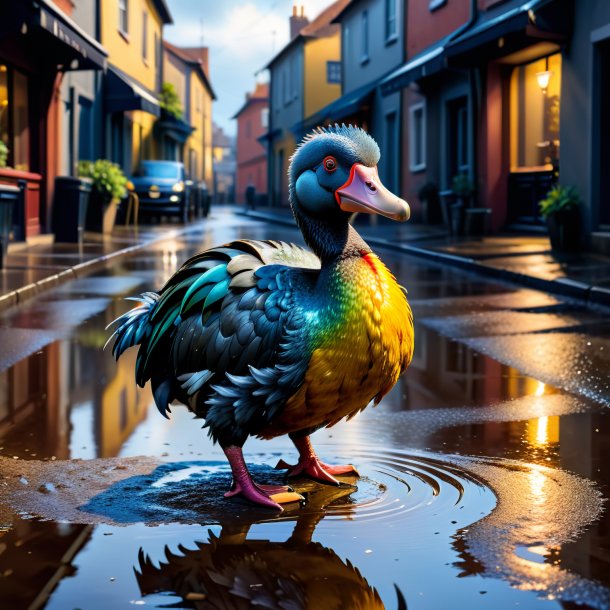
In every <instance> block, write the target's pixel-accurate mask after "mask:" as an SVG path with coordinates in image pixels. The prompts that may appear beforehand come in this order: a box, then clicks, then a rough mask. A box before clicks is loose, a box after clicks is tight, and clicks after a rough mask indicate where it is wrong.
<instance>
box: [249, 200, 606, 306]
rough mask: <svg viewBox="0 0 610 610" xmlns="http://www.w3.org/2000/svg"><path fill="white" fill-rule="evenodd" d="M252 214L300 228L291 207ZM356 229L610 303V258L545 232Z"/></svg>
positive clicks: (380, 240)
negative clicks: (555, 242)
mask: <svg viewBox="0 0 610 610" xmlns="http://www.w3.org/2000/svg"><path fill="white" fill-rule="evenodd" d="M241 213H242V214H244V215H246V216H248V217H249V218H253V219H259V220H264V221H267V222H275V223H279V224H283V225H286V226H292V227H294V226H295V224H294V220H293V218H292V214H291V213H290V210H288V209H275V208H267V209H265V208H260V209H257V210H254V211H252V210H243V209H242V211H241ZM356 228H357V229H358V231H359V232H360V233H361V234H362V235H363V237H364V238H365V239H366V240H367V241H368V242H369V244H370V245H371V246H373V247H384V248H390V249H392V250H397V251H399V252H404V253H405V254H410V255H413V256H419V257H422V258H427V259H429V260H433V261H436V262H438V263H441V264H446V265H452V266H454V267H460V268H462V269H466V270H468V271H474V272H476V273H480V274H483V275H486V276H488V277H493V278H496V279H501V280H506V281H509V282H514V283H516V284H522V285H525V286H528V287H530V288H535V289H538V290H543V291H546V292H551V293H554V294H558V295H563V296H567V297H572V298H577V299H580V300H583V301H586V302H587V303H591V304H594V305H604V306H607V307H610V258H609V257H604V256H600V255H595V254H590V253H586V252H583V253H578V254H571V255H561V256H559V255H556V254H554V253H553V252H552V251H551V246H550V243H549V240H548V238H547V237H545V236H538V235H536V236H533V235H520V234H504V235H494V236H489V237H483V238H477V239H473V238H464V237H461V238H460V237H450V236H449V235H448V234H447V232H446V231H445V230H444V228H443V227H442V226H423V225H418V224H415V223H408V222H407V223H405V224H397V223H392V222H391V221H385V220H384V219H380V220H377V222H376V224H370V222H369V221H368V220H367V219H366V218H363V219H362V220H361V219H358V220H357V223H356Z"/></svg>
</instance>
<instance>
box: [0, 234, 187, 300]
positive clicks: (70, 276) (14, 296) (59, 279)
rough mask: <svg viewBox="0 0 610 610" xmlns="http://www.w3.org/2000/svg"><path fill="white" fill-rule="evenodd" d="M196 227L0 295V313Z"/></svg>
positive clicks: (147, 241)
mask: <svg viewBox="0 0 610 610" xmlns="http://www.w3.org/2000/svg"><path fill="white" fill-rule="evenodd" d="M198 226H199V223H197V224H196V225H189V226H185V227H183V228H182V229H171V230H170V231H167V232H165V233H163V234H162V235H159V236H158V237H155V238H152V239H149V240H146V241H143V242H142V243H139V244H134V245H133V246H127V247H126V248H121V249H120V250H115V251H114V252H110V253H108V254H103V255H102V256H99V257H98V258H92V259H91V260H88V261H85V262H83V263H78V264H77V265H74V266H72V267H68V268H66V269H64V270H63V271H60V272H59V273H55V274H53V275H50V276H48V277H45V278H43V279H41V280H38V281H36V282H32V283H30V284H26V285H25V286H21V287H20V288H15V289H14V290H11V291H10V292H6V293H4V294H2V295H0V312H2V311H5V310H6V309H9V308H10V307H14V306H15V305H20V304H21V303H23V302H25V301H27V300H28V299H31V298H32V297H34V296H36V295H38V294H40V293H41V292H45V291H46V290H50V289H51V288H55V287H57V286H59V285H60V284H63V283H65V282H68V281H70V280H75V279H78V278H82V277H86V276H87V275H91V274H92V273H95V272H96V271H99V270H100V269H104V268H105V267H109V266H110V265H111V264H112V263H114V262H116V261H117V260H118V259H120V258H127V257H129V256H131V255H132V254H135V253H136V252H138V251H140V250H143V249H144V248H147V247H148V246H151V245H153V244H156V243H159V242H163V241H166V240H170V239H175V238H176V237H179V236H182V235H186V234H187V233H190V232H191V231H194V230H196V228H198Z"/></svg>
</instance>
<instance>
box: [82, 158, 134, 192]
mask: <svg viewBox="0 0 610 610" xmlns="http://www.w3.org/2000/svg"><path fill="white" fill-rule="evenodd" d="M78 175H79V176H80V177H82V178H91V180H92V181H93V185H92V186H93V189H94V190H95V191H97V192H98V193H99V194H100V195H101V196H102V197H104V198H108V199H122V198H123V197H125V195H126V194H127V188H126V187H127V178H126V177H125V174H123V171H122V170H121V168H120V167H119V166H118V165H117V164H116V163H112V161H108V159H98V160H97V161H79V162H78Z"/></svg>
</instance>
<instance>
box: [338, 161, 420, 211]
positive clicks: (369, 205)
mask: <svg viewBox="0 0 610 610" xmlns="http://www.w3.org/2000/svg"><path fill="white" fill-rule="evenodd" d="M335 198H336V199H337V203H338V204H339V207H340V208H341V209H342V210H343V211H344V212H365V213H366V214H380V215H381V216H386V217H387V218H391V219H392V220H398V221H400V222H404V221H405V220H409V216H410V215H411V210H410V209H409V204H408V203H407V202H406V201H405V200H404V199H401V198H400V197H397V196H396V195H394V194H393V193H391V192H390V191H388V189H387V188H386V187H385V186H383V184H381V180H379V174H378V173H377V166H375V167H367V166H366V165H362V164H361V163H354V165H352V169H351V170H350V173H349V178H348V179H347V181H346V182H345V184H344V185H343V186H340V187H339V188H338V189H337V190H336V191H335Z"/></svg>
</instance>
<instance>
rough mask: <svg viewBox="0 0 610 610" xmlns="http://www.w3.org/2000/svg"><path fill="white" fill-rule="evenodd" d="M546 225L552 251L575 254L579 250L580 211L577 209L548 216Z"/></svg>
mask: <svg viewBox="0 0 610 610" xmlns="http://www.w3.org/2000/svg"><path fill="white" fill-rule="evenodd" d="M546 225H547V227H548V230H549V238H550V240H551V248H553V250H556V251H558V252H576V251H578V250H579V249H580V211H579V209H578V208H577V207H574V208H571V209H569V210H561V211H559V212H553V213H552V214H549V215H548V216H547V217H546Z"/></svg>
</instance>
